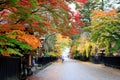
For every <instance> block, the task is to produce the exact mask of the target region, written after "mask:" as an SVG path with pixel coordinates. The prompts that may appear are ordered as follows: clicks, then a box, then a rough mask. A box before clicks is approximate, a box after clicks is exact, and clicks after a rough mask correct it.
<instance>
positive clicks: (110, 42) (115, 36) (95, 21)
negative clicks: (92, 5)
mask: <svg viewBox="0 0 120 80" xmlns="http://www.w3.org/2000/svg"><path fill="white" fill-rule="evenodd" d="M91 18H92V21H91V26H89V27H88V28H87V29H88V30H89V31H90V32H91V40H92V41H93V42H95V43H96V44H97V46H99V48H104V49H105V51H106V55H107V56H109V55H110V53H113V52H116V51H117V50H118V48H119V45H120V44H119V43H120V42H119V41H120V40H119V39H120V38H119V36H120V34H119V30H120V27H119V24H120V22H119V20H120V15H119V13H117V11H116V10H110V11H102V10H94V11H93V13H92V15H91Z"/></svg>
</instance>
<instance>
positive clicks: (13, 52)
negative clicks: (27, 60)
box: [6, 48, 23, 56]
mask: <svg viewBox="0 0 120 80" xmlns="http://www.w3.org/2000/svg"><path fill="white" fill-rule="evenodd" d="M6 51H7V52H8V53H12V54H16V55H18V56H23V54H21V53H20V52H19V50H18V49H12V48H7V50H6Z"/></svg>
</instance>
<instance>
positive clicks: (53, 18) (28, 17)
mask: <svg viewBox="0 0 120 80" xmlns="http://www.w3.org/2000/svg"><path fill="white" fill-rule="evenodd" d="M69 2H76V4H77V5H80V6H81V4H84V3H86V0H75V1H72V0H2V1H0V34H6V33H7V34H6V35H8V34H9V33H11V32H12V33H13V34H16V33H17V32H14V30H18V32H20V31H22V32H25V34H23V35H22V36H19V34H18V35H17V38H14V39H16V40H19V41H22V42H25V43H27V44H29V45H30V46H31V47H32V48H33V49H35V48H37V47H40V46H41V45H38V44H37V43H39V42H38V41H39V39H38V38H37V37H35V36H34V32H38V33H39V34H40V36H42V35H44V34H46V33H61V34H63V35H66V36H71V35H75V34H79V33H80V27H81V26H83V25H84V23H83V22H82V21H80V18H81V15H80V13H75V12H72V11H71V9H70V7H68V4H69ZM12 36H13V35H12ZM18 36H19V37H18ZM40 36H39V37H40ZM8 37H9V36H8ZM14 37H15V36H14ZM11 38H13V37H11ZM33 41H35V44H34V43H33Z"/></svg>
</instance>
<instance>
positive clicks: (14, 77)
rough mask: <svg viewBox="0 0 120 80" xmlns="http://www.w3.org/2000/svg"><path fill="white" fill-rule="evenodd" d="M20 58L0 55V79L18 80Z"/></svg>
mask: <svg viewBox="0 0 120 80" xmlns="http://www.w3.org/2000/svg"><path fill="white" fill-rule="evenodd" d="M20 65H21V59H20V58H19V57H0V80H19V78H20V71H21V70H20Z"/></svg>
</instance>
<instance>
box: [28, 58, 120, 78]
mask: <svg viewBox="0 0 120 80" xmlns="http://www.w3.org/2000/svg"><path fill="white" fill-rule="evenodd" d="M27 80H120V70H118V69H114V68H110V67H106V66H104V65H101V64H93V63H90V62H81V61H76V60H71V59H67V60H66V61H64V63H61V62H55V63H53V64H52V65H50V66H48V67H47V68H45V69H43V70H41V71H39V72H38V73H36V74H34V75H33V76H30V77H29V78H28V79H27Z"/></svg>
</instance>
